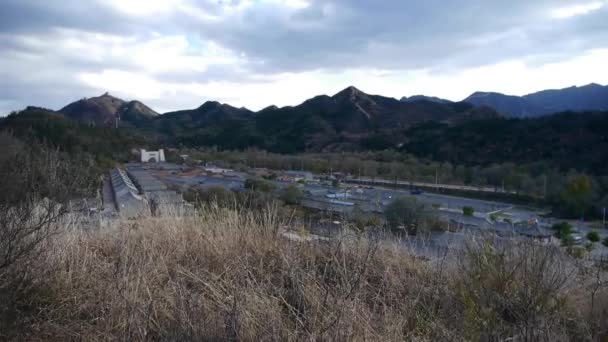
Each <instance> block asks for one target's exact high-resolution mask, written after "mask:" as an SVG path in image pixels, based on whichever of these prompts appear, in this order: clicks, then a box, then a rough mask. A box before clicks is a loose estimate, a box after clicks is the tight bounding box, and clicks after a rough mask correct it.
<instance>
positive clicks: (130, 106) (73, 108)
mask: <svg viewBox="0 0 608 342" xmlns="http://www.w3.org/2000/svg"><path fill="white" fill-rule="evenodd" d="M59 112H60V113H63V114H64V115H65V116H67V117H68V118H70V119H73V120H75V121H79V122H82V123H85V124H89V125H96V126H116V124H118V125H119V126H120V127H136V126H139V125H141V124H142V123H144V122H146V121H147V120H150V119H153V118H154V117H156V116H158V113H156V112H155V111H154V110H152V109H150V108H149V107H148V106H146V105H144V104H143V103H141V102H139V101H130V102H127V101H124V100H122V99H119V98H116V97H114V96H111V95H109V94H107V93H106V94H104V95H101V96H98V97H92V98H89V99H82V100H79V101H76V102H73V103H70V104H69V105H67V106H65V107H63V108H62V109H60V110H59ZM117 120H118V123H117Z"/></svg>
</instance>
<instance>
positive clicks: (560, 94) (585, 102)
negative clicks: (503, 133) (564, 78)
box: [464, 84, 608, 117]
mask: <svg viewBox="0 0 608 342" xmlns="http://www.w3.org/2000/svg"><path fill="white" fill-rule="evenodd" d="M464 102H468V103H472V104H474V105H476V106H481V105H483V106H489V107H492V108H494V109H496V111H498V112H499V113H501V114H503V115H505V116H507V117H537V116H543V115H549V114H553V113H558V112H564V111H585V110H587V111H590V110H596V111H606V110H608V86H601V85H599V84H589V85H586V86H583V87H569V88H565V89H555V90H543V91H539V92H536V93H532V94H528V95H525V96H510V95H504V94H501V93H492V92H476V93H474V94H472V95H471V96H469V97H468V98H466V99H465V100H464Z"/></svg>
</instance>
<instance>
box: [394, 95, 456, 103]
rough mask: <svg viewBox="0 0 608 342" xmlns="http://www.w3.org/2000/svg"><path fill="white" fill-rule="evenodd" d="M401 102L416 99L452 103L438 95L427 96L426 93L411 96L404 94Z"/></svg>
mask: <svg viewBox="0 0 608 342" xmlns="http://www.w3.org/2000/svg"><path fill="white" fill-rule="evenodd" d="M399 101H401V102H416V101H428V102H435V103H452V101H450V100H446V99H442V98H440V97H436V96H426V95H413V96H411V97H409V98H408V97H407V96H404V97H402V98H401V100H399Z"/></svg>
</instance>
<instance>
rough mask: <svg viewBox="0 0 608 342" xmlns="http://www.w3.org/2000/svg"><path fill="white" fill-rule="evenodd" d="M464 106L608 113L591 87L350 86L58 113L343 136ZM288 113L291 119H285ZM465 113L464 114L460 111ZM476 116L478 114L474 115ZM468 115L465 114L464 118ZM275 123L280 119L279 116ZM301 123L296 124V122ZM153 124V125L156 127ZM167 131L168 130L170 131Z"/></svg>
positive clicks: (104, 120) (600, 90) (110, 100)
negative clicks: (454, 94)
mask: <svg viewBox="0 0 608 342" xmlns="http://www.w3.org/2000/svg"><path fill="white" fill-rule="evenodd" d="M464 103H468V104H471V105H473V106H475V107H478V109H477V110H476V111H477V114H480V113H482V112H483V113H485V115H489V110H488V108H483V107H490V108H492V109H494V110H495V111H496V112H497V113H498V114H500V115H503V116H505V117H518V118H523V117H538V116H544V115H549V114H553V113H558V112H564V111H585V110H598V111H604V110H608V86H602V85H599V84H589V85H586V86H582V87H575V86H574V87H569V88H565V89H558V90H543V91H540V92H536V93H532V94H528V95H525V96H512V95H505V94H501V93H496V92H475V93H473V94H471V95H470V96H469V97H467V98H466V99H464V100H463V101H461V102H452V101H450V100H446V99H441V98H438V97H433V96H425V95H415V96H411V97H409V98H408V97H403V98H401V99H400V100H399V101H397V100H396V99H394V98H389V97H383V96H379V95H369V94H366V93H364V92H362V91H360V90H358V89H357V88H355V87H348V88H346V89H344V90H343V91H341V92H339V93H337V94H335V95H334V96H327V95H320V96H316V97H314V98H311V99H309V100H307V101H305V102H304V103H302V104H300V105H298V106H293V107H291V106H288V107H283V108H279V107H276V106H269V107H267V108H265V109H263V110H261V111H259V112H253V111H250V110H248V109H246V108H235V107H232V106H230V105H228V104H221V103H219V102H215V101H209V102H206V103H204V104H203V105H201V106H200V107H198V108H196V109H191V110H180V111H175V112H170V113H166V114H164V115H160V114H159V113H157V112H155V111H154V110H152V109H151V108H149V107H148V106H146V105H145V104H143V103H141V102H139V101H129V102H127V101H124V100H121V99H119V98H116V97H114V96H111V95H109V94H107V93H106V94H104V95H102V96H99V97H93V98H88V99H86V98H85V99H82V100H79V101H76V102H73V103H71V104H69V105H67V106H65V107H64V108H62V109H60V110H59V113H62V114H64V115H65V116H66V117H68V118H71V119H74V120H77V121H80V122H83V123H87V124H92V125H103V126H116V125H119V126H123V127H142V126H150V123H151V122H153V121H154V122H158V123H162V124H166V125H169V126H170V127H173V128H175V129H177V128H194V127H201V126H205V125H209V124H219V123H221V122H234V121H235V120H236V121H242V120H246V121H247V120H252V121H260V120H261V121H268V120H266V119H265V118H266V117H273V118H274V117H276V116H279V117H280V118H279V119H280V120H282V121H285V120H288V119H290V120H295V117H298V119H297V120H300V121H306V120H310V118H305V117H302V116H301V113H306V114H307V115H308V116H314V117H317V118H318V119H321V120H323V121H325V123H326V124H327V128H330V127H331V128H332V129H334V130H336V131H338V132H341V131H347V132H353V133H355V132H360V131H362V130H363V131H364V130H367V129H370V128H371V129H376V128H382V127H384V126H391V127H404V126H408V125H410V124H412V123H416V122H419V121H425V120H439V121H442V120H448V121H449V120H458V119H459V116H458V115H456V116H454V115H453V114H454V113H455V112H459V113H460V112H461V110H463V109H465V108H466V110H465V111H467V110H468V111H473V110H472V108H470V107H467V106H466V105H465V104H464ZM283 114H285V115H286V116H289V118H284V117H282V116H283ZM461 114H462V113H461ZM472 115H473V116H475V115H476V114H472ZM465 117H466V115H465ZM275 119H276V118H275ZM297 120H296V121H297ZM152 126H154V124H153V125H152ZM165 130H167V129H165Z"/></svg>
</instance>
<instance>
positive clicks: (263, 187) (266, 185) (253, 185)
mask: <svg viewBox="0 0 608 342" xmlns="http://www.w3.org/2000/svg"><path fill="white" fill-rule="evenodd" d="M244 186H245V189H249V190H253V191H260V192H272V191H274V189H275V188H276V186H275V185H274V184H273V183H271V182H268V181H265V180H263V179H254V178H248V179H247V180H245V185H244Z"/></svg>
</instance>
